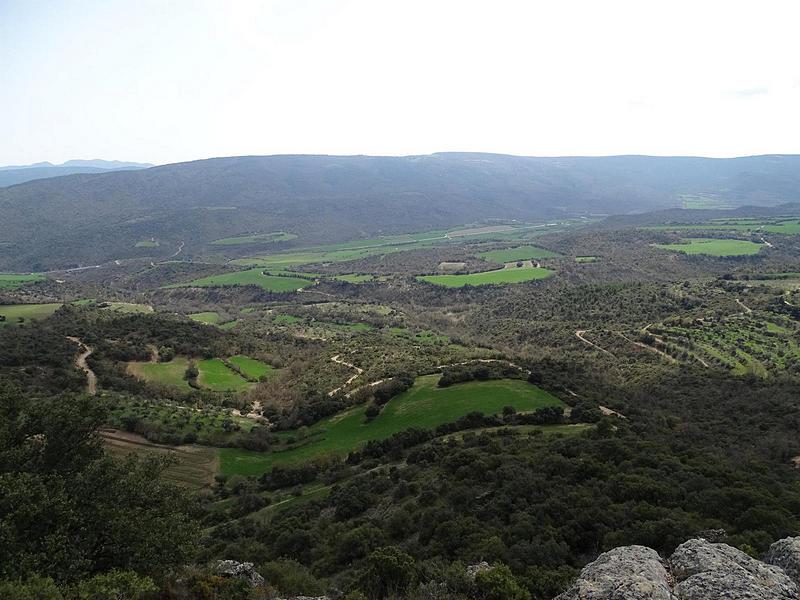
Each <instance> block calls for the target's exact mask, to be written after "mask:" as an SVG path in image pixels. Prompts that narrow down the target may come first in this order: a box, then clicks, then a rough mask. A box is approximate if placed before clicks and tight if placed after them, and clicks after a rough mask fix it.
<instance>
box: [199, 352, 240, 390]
mask: <svg viewBox="0 0 800 600" xmlns="http://www.w3.org/2000/svg"><path fill="white" fill-rule="evenodd" d="M197 370H198V371H199V372H200V375H199V376H198V378H197V382H198V383H199V384H200V385H201V386H203V387H204V388H208V389H209V390H212V391H215V392H236V391H241V390H244V389H247V388H248V387H250V386H251V385H252V384H251V383H250V382H249V381H247V380H246V379H244V378H243V377H242V376H241V375H239V374H238V373H236V372H235V371H233V370H231V369H229V368H228V366H227V365H226V364H225V363H224V362H222V360H220V359H219V358H209V359H207V360H201V361H198V363H197Z"/></svg>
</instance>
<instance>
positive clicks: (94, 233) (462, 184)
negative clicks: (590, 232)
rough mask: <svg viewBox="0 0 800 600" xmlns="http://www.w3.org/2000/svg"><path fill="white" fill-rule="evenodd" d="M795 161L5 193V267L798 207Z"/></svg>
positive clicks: (239, 167)
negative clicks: (717, 208) (681, 211)
mask: <svg viewBox="0 0 800 600" xmlns="http://www.w3.org/2000/svg"><path fill="white" fill-rule="evenodd" d="M798 187H800V157H798V156H777V155H776V156H760V157H747V158H737V159H707V158H657V157H645V156H619V157H604V158H582V157H575V158H528V157H514V156H505V155H492V154H460V153H446V154H433V155H429V156H410V157H368V156H349V157H337V156H265V157H257V156H253V157H236V158H217V159H210V160H203V161H196V162H190V163H180V164H173V165H165V166H161V167H154V168H150V169H145V170H138V171H118V172H112V173H100V174H81V175H72V176H67V177H59V178H51V179H45V180H39V181H32V182H29V183H26V184H22V185H18V186H12V187H9V188H5V189H0V213H1V214H2V215H3V218H2V220H0V268H2V269H16V270H36V269H45V268H58V267H65V266H73V265H75V264H86V263H96V262H103V261H107V260H112V259H118V258H126V257H129V256H136V255H141V254H142V253H141V251H139V252H136V251H134V249H133V247H134V245H135V244H136V242H137V241H139V240H142V239H150V238H156V239H158V240H160V241H161V242H162V243H161V244H160V249H159V250H158V251H153V252H152V254H153V255H158V256H168V255H169V254H170V253H171V252H173V251H174V249H175V247H177V245H178V244H179V243H180V242H185V243H186V249H185V253H186V254H187V255H189V256H191V255H192V254H193V253H194V254H197V253H199V252H200V251H202V249H203V248H205V246H206V244H208V243H209V242H211V241H213V240H215V239H217V238H221V237H225V236H230V235H236V234H240V233H252V232H262V233H263V232H273V231H289V232H292V233H294V234H297V235H298V236H299V237H298V239H297V240H296V241H295V242H294V243H295V245H307V244H310V243H317V242H332V241H343V240H348V239H357V238H359V237H362V236H374V235H376V234H381V233H398V232H406V231H420V230H425V229H435V228H439V227H446V226H453V225H458V224H462V223H466V222H471V221H477V220H481V221H485V220H490V219H496V218H501V219H523V220H550V219H558V218H563V217H575V216H583V215H592V214H609V213H629V212H635V211H643V210H651V209H657V208H668V207H674V206H679V205H681V204H682V203H686V201H687V200H686V199H687V198H690V199H694V201H695V202H699V203H701V204H702V203H704V202H707V203H710V204H711V205H715V204H722V205H727V206H732V205H733V206H735V205H740V204H778V203H781V202H786V201H791V200H796V199H797V189H798Z"/></svg>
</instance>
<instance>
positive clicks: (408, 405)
mask: <svg viewBox="0 0 800 600" xmlns="http://www.w3.org/2000/svg"><path fill="white" fill-rule="evenodd" d="M438 380H439V375H426V376H423V377H418V378H417V380H416V382H415V383H414V386H413V387H412V388H411V389H410V390H408V391H407V392H405V393H403V394H401V395H400V396H397V397H396V398H393V399H392V400H391V401H390V402H389V403H388V404H387V405H386V406H385V407H384V409H383V411H382V412H381V413H380V414H379V415H378V416H377V417H376V418H375V419H374V420H372V421H371V422H369V423H367V422H366V421H365V413H366V409H367V407H366V406H364V405H361V406H356V407H354V408H352V409H349V410H347V411H345V412H343V413H340V414H338V415H335V416H333V417H330V418H327V419H324V420H322V421H320V422H318V423H316V424H315V425H313V426H311V427H309V428H308V432H307V434H306V436H305V438H304V439H302V440H300V441H299V442H298V443H297V445H296V446H295V447H293V448H291V449H287V450H283V451H277V452H250V451H246V450H240V449H236V448H224V449H221V450H220V470H221V471H222V472H223V473H225V474H229V475H232V474H241V475H259V474H261V473H264V472H266V471H269V469H270V468H272V465H275V464H292V463H296V462H299V461H303V460H308V459H312V458H316V457H322V456H327V455H345V454H347V453H348V452H351V451H353V450H355V449H356V448H358V447H359V446H361V445H362V444H364V443H365V442H367V441H369V440H380V439H385V438H388V437H390V436H391V435H394V434H395V433H399V432H401V431H404V430H406V429H408V428H409V427H418V428H421V429H432V428H435V427H437V426H438V425H442V424H444V423H450V422H453V421H455V420H457V419H459V418H460V417H463V416H464V415H466V414H468V413H470V412H473V411H478V412H482V413H484V414H496V413H499V412H500V411H501V410H502V409H503V407H505V406H513V407H514V408H515V409H517V410H518V411H520V412H524V411H532V410H536V409H538V408H542V407H545V406H563V403H562V402H561V400H559V399H558V398H556V397H555V396H553V395H551V394H549V393H548V392H546V391H544V390H542V389H540V388H538V387H536V386H534V385H531V384H529V383H528V382H526V381H521V380H518V379H504V380H494V381H476V382H469V383H462V384H457V385H453V386H450V387H446V388H440V387H437V385H436V383H437V381H438ZM297 435H298V432H286V433H282V434H281V437H283V438H284V439H286V438H289V437H296V436H297Z"/></svg>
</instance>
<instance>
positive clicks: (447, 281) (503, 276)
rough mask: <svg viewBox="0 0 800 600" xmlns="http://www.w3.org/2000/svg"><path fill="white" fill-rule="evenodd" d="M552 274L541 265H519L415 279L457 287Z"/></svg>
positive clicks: (519, 280)
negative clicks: (494, 269) (512, 267)
mask: <svg viewBox="0 0 800 600" xmlns="http://www.w3.org/2000/svg"><path fill="white" fill-rule="evenodd" d="M552 274H553V271H551V270H550V269H544V268H541V267H520V268H518V269H497V270H496V271H485V272H483V273H469V274H467V275H422V276H420V277H417V279H421V280H423V281H427V282H428V283H434V284H436V285H442V286H444V287H450V288H457V287H464V286H465V285H489V284H503V283H521V282H523V281H532V280H534V279H544V278H546V277H550V276H551V275H552Z"/></svg>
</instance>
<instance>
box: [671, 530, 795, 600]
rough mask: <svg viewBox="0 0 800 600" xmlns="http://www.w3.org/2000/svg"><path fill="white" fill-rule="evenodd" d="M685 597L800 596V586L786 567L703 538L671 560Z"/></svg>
mask: <svg viewBox="0 0 800 600" xmlns="http://www.w3.org/2000/svg"><path fill="white" fill-rule="evenodd" d="M669 564H670V567H671V570H672V574H673V575H674V577H675V580H676V582H677V585H676V586H675V594H676V595H677V597H678V598H680V599H682V600H701V599H705V598H722V597H724V598H743V599H744V598H748V599H753V600H783V599H790V598H800V595H798V589H797V585H796V584H795V583H794V582H793V581H792V580H791V579H790V578H789V577H788V576H787V575H786V573H784V572H783V570H782V569H780V568H778V567H774V566H770V565H766V564H764V563H762V562H760V561H758V560H756V559H754V558H752V557H751V556H748V555H747V554H745V553H744V552H742V551H740V550H737V549H736V548H734V547H732V546H729V545H727V544H712V543H710V542H708V541H706V540H703V539H697V540H689V541H688V542H685V543H683V544H681V545H680V546H678V547H677V548H676V549H675V552H674V553H673V554H672V556H671V557H670V559H669Z"/></svg>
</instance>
